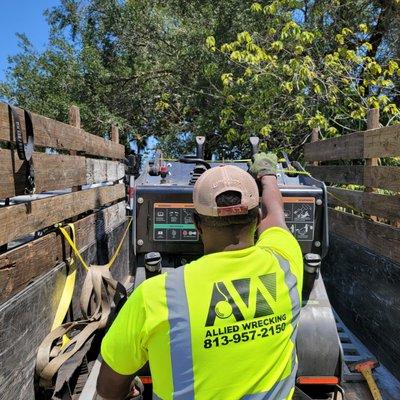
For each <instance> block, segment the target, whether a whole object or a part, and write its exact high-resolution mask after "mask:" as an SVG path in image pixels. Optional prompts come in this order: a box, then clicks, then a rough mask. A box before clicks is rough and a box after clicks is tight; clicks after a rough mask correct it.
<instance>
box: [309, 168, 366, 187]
mask: <svg viewBox="0 0 400 400" xmlns="http://www.w3.org/2000/svg"><path fill="white" fill-rule="evenodd" d="M307 171H308V172H309V173H310V174H311V175H312V176H313V177H314V178H316V179H320V180H321V181H324V182H329V183H354V184H358V185H363V183H364V180H363V166H362V165H357V166H354V165H324V166H311V165H310V166H307Z"/></svg>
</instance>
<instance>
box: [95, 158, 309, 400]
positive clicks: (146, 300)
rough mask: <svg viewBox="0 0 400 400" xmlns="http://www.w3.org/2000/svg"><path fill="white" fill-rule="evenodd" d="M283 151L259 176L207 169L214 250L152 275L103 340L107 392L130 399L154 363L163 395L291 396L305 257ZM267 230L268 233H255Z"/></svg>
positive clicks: (203, 191)
mask: <svg viewBox="0 0 400 400" xmlns="http://www.w3.org/2000/svg"><path fill="white" fill-rule="evenodd" d="M276 165H277V159H276V156H274V155H271V154H268V155H266V154H264V153H261V154H258V155H256V156H255V159H254V162H253V164H252V166H251V169H250V171H251V173H252V174H253V176H254V177H256V179H257V180H259V182H260V184H261V187H262V210H263V213H260V210H259V191H258V187H257V184H256V180H254V178H253V177H252V176H251V175H250V174H249V173H247V172H245V171H244V170H242V169H240V168H238V167H236V166H229V165H228V166H220V167H215V168H211V169H209V170H207V171H206V172H204V173H203V174H202V175H201V176H200V177H199V179H198V180H197V182H196V184H195V186H194V191H193V203H194V207H195V210H196V212H195V216H194V219H195V224H196V226H197V229H198V231H199V233H200V235H201V238H202V241H203V244H204V253H205V254H204V256H203V257H201V258H199V259H198V260H196V261H193V262H191V263H189V264H187V265H185V266H183V267H180V268H177V269H175V270H174V271H173V272H172V273H167V274H162V275H159V276H156V277H154V278H151V279H148V280H146V281H145V282H143V283H142V284H141V285H140V286H139V287H138V288H137V289H136V290H135V291H134V292H133V294H132V295H131V296H130V298H129V299H128V301H127V302H126V304H125V305H124V306H123V308H122V309H121V311H120V312H119V314H118V316H117V318H116V320H115V321H114V323H113V324H112V326H111V328H110V329H109V331H108V333H107V334H106V336H105V337H104V340H103V342H102V347H101V354H102V357H103V364H102V367H101V371H100V375H99V378H98V381H97V391H98V394H99V395H100V396H101V397H102V398H104V399H107V400H111V399H112V400H114V399H124V398H125V396H126V395H127V394H128V392H129V390H130V384H131V382H132V380H133V377H134V374H135V372H136V371H137V370H139V369H140V368H141V367H142V366H143V365H144V364H145V363H146V362H147V361H149V362H150V370H151V375H152V378H153V394H154V397H153V398H155V399H163V400H170V399H182V400H190V399H196V400H208V399H210V400H211V399H213V400H216V399H218V400H224V399H227V400H234V399H246V400H247V399H248V400H250V399H252V400H256V399H257V400H258V399H274V400H283V399H291V398H292V395H293V392H294V386H295V376H296V371H297V358H296V350H295V339H296V332H297V324H298V320H299V314H300V304H301V287H302V279H303V263H302V254H301V250H300V246H299V244H298V243H297V241H296V239H295V238H294V237H293V236H292V234H291V233H290V232H289V231H288V229H287V227H286V224H285V218H284V212H283V203H282V197H281V193H280V191H279V189H278V185H277V182H276ZM256 230H258V240H257V242H256V243H254V236H255V233H256Z"/></svg>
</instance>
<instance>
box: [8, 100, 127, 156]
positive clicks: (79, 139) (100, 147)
mask: <svg viewBox="0 0 400 400" xmlns="http://www.w3.org/2000/svg"><path fill="white" fill-rule="evenodd" d="M17 112H18V115H19V117H20V119H21V125H22V130H23V132H25V118H24V113H23V111H22V110H21V109H17ZM32 122H33V129H34V133H35V145H36V146H42V147H51V148H54V149H62V150H76V151H79V152H82V153H85V154H90V155H94V156H101V157H108V158H115V159H119V160H122V159H123V158H124V157H125V147H124V146H123V145H121V144H119V143H116V142H113V141H111V140H106V139H103V138H101V137H99V136H96V135H92V134H90V133H87V132H85V131H84V130H82V129H80V128H75V127H74V126H71V125H68V124H64V123H62V122H59V121H55V120H52V119H50V118H46V117H43V116H41V115H37V114H34V113H32ZM0 141H6V142H14V141H15V138H14V133H13V128H12V124H11V120H10V115H9V110H8V107H7V105H6V104H4V103H0Z"/></svg>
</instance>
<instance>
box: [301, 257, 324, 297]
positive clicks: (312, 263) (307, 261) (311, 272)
mask: <svg viewBox="0 0 400 400" xmlns="http://www.w3.org/2000/svg"><path fill="white" fill-rule="evenodd" d="M321 262H322V259H321V256H320V255H319V254H315V253H307V254H305V255H304V279H303V299H304V300H305V301H307V300H308V299H309V298H310V294H311V291H312V288H313V287H314V283H315V280H316V279H317V278H318V276H319V269H320V268H321Z"/></svg>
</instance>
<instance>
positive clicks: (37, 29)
mask: <svg viewBox="0 0 400 400" xmlns="http://www.w3.org/2000/svg"><path fill="white" fill-rule="evenodd" d="M58 4H59V0H10V1H1V8H0V81H2V80H3V79H4V76H5V69H6V67H7V57H8V56H9V55H13V54H16V53H17V52H18V46H17V38H16V36H15V33H16V32H20V33H25V34H26V35H27V36H28V38H29V39H30V41H31V42H32V43H33V45H34V46H35V48H37V49H42V48H43V47H45V45H46V42H47V39H48V35H49V29H48V25H47V22H46V19H45V17H44V16H43V12H44V10H46V9H47V8H50V7H52V6H56V5H58Z"/></svg>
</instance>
